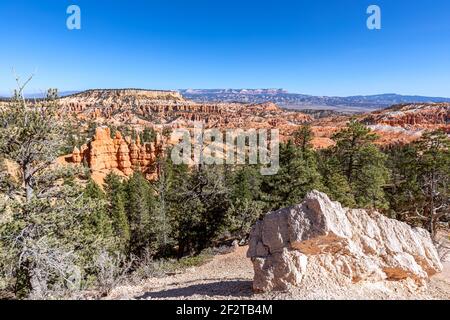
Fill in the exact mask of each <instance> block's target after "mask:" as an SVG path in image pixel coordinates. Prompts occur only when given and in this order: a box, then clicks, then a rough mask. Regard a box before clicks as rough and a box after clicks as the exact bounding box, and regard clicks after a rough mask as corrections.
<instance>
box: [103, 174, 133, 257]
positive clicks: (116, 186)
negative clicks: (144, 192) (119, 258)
mask: <svg viewBox="0 0 450 320" xmlns="http://www.w3.org/2000/svg"><path fill="white" fill-rule="evenodd" d="M105 196H106V201H107V210H108V214H109V217H110V219H111V221H112V228H113V232H114V235H115V237H116V238H117V239H118V244H117V248H118V250H120V251H122V252H125V251H126V250H127V248H128V247H129V241H130V225H129V223H128V217H127V213H126V210H125V198H126V194H125V188H124V185H123V184H122V181H121V180H120V178H119V176H117V175H116V174H114V173H109V174H108V175H107V176H106V178H105Z"/></svg>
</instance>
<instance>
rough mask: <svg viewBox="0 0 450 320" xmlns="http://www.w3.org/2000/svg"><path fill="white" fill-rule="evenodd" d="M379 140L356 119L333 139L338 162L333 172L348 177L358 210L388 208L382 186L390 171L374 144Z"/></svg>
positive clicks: (334, 153)
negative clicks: (359, 208)
mask: <svg viewBox="0 0 450 320" xmlns="http://www.w3.org/2000/svg"><path fill="white" fill-rule="evenodd" d="M376 139H377V136H376V135H375V134H373V133H371V131H370V129H369V128H367V127H366V126H364V125H363V124H361V123H360V122H357V121H356V120H352V121H350V122H349V123H348V125H347V127H346V128H345V129H343V130H341V131H340V132H338V133H336V134H335V135H334V136H333V140H335V141H336V146H335V147H334V148H333V156H334V157H336V160H337V163H338V167H336V168H334V170H337V171H338V172H339V173H341V174H343V175H344V176H345V177H346V179H347V181H348V184H349V186H350V188H351V190H352V195H353V197H354V199H355V201H356V205H357V206H358V207H364V208H365V207H371V208H386V207H387V202H386V199H385V195H384V189H383V187H384V186H385V185H386V184H387V181H388V179H389V170H388V169H387V167H386V159H387V158H386V156H385V155H384V154H383V153H382V152H381V151H380V150H379V149H378V147H376V146H375V145H374V144H373V142H374V141H375V140H376Z"/></svg>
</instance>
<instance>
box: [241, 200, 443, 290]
mask: <svg viewBox="0 0 450 320" xmlns="http://www.w3.org/2000/svg"><path fill="white" fill-rule="evenodd" d="M247 256H248V257H249V258H251V259H252V262H253V266H254V271H255V277H254V282H253V288H254V290H255V291H257V292H265V291H272V290H282V291H285V290H289V288H291V287H295V286H300V285H301V280H302V278H303V277H304V276H305V274H306V273H307V272H308V268H309V265H315V266H318V267H320V268H321V270H324V272H326V273H328V275H327V276H331V277H333V275H334V276H335V277H336V278H342V276H344V277H345V278H346V279H347V280H348V281H349V282H359V281H380V280H403V279H406V278H411V279H413V280H415V281H416V282H417V283H418V284H419V285H421V284H424V283H425V281H426V280H427V278H428V277H429V276H431V275H433V274H435V273H437V272H440V271H441V270H442V264H441V262H440V260H439V255H438V252H437V250H436V248H435V246H434V244H433V241H432V240H431V237H430V234H429V233H428V232H427V231H426V230H424V229H421V228H413V227H410V226H409V225H407V224H406V223H403V222H400V221H397V220H393V219H389V218H387V217H385V216H383V215H381V214H379V213H377V212H369V211H366V210H355V209H348V208H343V207H342V206H341V204H340V203H338V202H333V201H331V200H330V199H329V198H328V196H327V195H326V194H324V193H320V192H318V191H313V192H311V193H309V194H308V195H307V197H306V198H305V201H304V202H303V203H302V204H300V205H297V206H293V207H290V208H285V209H281V210H278V211H275V212H272V213H270V214H268V215H267V216H266V217H265V218H264V219H263V220H260V221H258V222H257V223H256V225H255V226H254V227H253V229H252V232H251V234H250V243H249V250H248V253H247Z"/></svg>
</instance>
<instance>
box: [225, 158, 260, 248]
mask: <svg viewBox="0 0 450 320" xmlns="http://www.w3.org/2000/svg"><path fill="white" fill-rule="evenodd" d="M261 182H262V181H261V175H260V173H259V172H258V168H256V167H253V166H249V165H244V166H242V167H239V168H237V170H235V171H234V172H233V173H232V177H231V179H230V182H229V189H230V208H229V210H228V213H227V219H228V222H227V230H228V232H229V233H230V236H231V237H232V238H237V239H244V238H246V237H247V236H248V235H249V233H250V230H251V228H252V226H253V225H254V223H255V222H256V221H257V220H258V218H259V217H260V216H261V215H262V214H263V207H264V203H263V202H262V201H261V191H260V188H261Z"/></svg>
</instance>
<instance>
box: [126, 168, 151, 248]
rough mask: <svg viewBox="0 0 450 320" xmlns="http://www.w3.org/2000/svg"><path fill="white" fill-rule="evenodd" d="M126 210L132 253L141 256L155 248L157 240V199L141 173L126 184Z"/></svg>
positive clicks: (136, 174) (134, 175) (135, 174)
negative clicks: (155, 240)
mask: <svg viewBox="0 0 450 320" xmlns="http://www.w3.org/2000/svg"><path fill="white" fill-rule="evenodd" d="M125 190H126V194H127V198H126V209H127V215H128V221H129V224H130V248H129V249H130V253H132V254H135V255H137V256H141V255H142V254H143V252H144V250H145V249H146V248H151V249H152V250H154V249H156V248H154V247H153V245H154V241H153V240H154V239H155V228H156V226H155V219H154V218H155V216H154V206H155V197H154V194H153V192H152V189H151V187H150V184H149V182H148V181H147V180H146V179H145V177H144V176H143V175H142V174H141V173H138V172H136V173H134V174H133V176H131V178H130V179H129V180H128V182H127V184H126V189H125Z"/></svg>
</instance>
